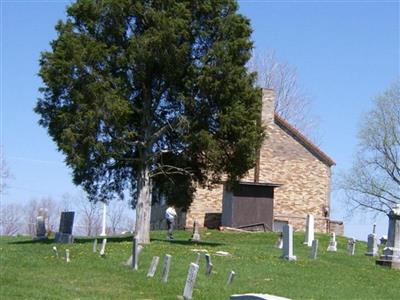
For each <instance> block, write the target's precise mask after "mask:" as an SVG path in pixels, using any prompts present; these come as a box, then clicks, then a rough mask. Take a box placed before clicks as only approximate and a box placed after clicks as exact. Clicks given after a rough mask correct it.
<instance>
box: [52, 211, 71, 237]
mask: <svg viewBox="0 0 400 300" xmlns="http://www.w3.org/2000/svg"><path fill="white" fill-rule="evenodd" d="M74 216H75V212H73V211H63V212H62V213H61V218H60V228H59V230H58V232H57V233H56V236H55V242H56V243H62V244H69V243H73V241H74V237H73V236H72V228H73V225H74Z"/></svg>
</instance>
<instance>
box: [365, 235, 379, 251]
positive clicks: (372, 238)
mask: <svg viewBox="0 0 400 300" xmlns="http://www.w3.org/2000/svg"><path fill="white" fill-rule="evenodd" d="M367 247H368V249H367V252H366V253H365V255H368V256H376V255H378V241H377V239H376V234H375V233H371V234H369V235H368V244H367Z"/></svg>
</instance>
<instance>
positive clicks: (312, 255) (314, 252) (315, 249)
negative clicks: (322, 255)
mask: <svg viewBox="0 0 400 300" xmlns="http://www.w3.org/2000/svg"><path fill="white" fill-rule="evenodd" d="M317 255H318V240H313V241H312V245H311V253H310V258H311V259H317Z"/></svg>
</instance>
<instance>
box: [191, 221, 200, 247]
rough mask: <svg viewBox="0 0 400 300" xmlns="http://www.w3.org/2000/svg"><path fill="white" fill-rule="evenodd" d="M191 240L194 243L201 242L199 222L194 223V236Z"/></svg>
mask: <svg viewBox="0 0 400 300" xmlns="http://www.w3.org/2000/svg"><path fill="white" fill-rule="evenodd" d="M190 240H191V241H192V242H200V233H199V223H198V222H197V221H194V223H193V234H192V237H191V238H190Z"/></svg>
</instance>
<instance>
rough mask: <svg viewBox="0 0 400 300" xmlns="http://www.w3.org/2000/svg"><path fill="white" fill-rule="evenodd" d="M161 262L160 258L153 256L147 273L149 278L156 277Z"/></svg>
mask: <svg viewBox="0 0 400 300" xmlns="http://www.w3.org/2000/svg"><path fill="white" fill-rule="evenodd" d="M159 261H160V257H159V256H153V259H152V260H151V263H150V267H149V270H148V271H147V277H154V274H155V273H156V271H157V266H158V262H159Z"/></svg>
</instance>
